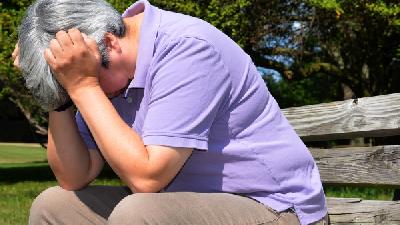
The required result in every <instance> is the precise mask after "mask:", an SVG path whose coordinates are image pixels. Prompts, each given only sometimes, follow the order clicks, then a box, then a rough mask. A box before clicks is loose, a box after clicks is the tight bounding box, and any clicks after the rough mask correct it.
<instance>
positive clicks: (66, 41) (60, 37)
mask: <svg viewBox="0 0 400 225" xmlns="http://www.w3.org/2000/svg"><path fill="white" fill-rule="evenodd" d="M56 39H57V41H58V43H59V44H60V46H61V48H62V49H63V50H68V49H70V48H72V47H73V45H74V43H73V42H72V40H71V38H70V36H69V35H68V33H67V32H65V31H63V30H61V31H58V32H57V33H56Z"/></svg>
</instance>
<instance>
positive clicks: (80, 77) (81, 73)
mask: <svg viewBox="0 0 400 225" xmlns="http://www.w3.org/2000/svg"><path fill="white" fill-rule="evenodd" d="M44 57H45V59H46V61H47V63H48V64H49V66H50V68H51V70H52V71H53V73H54V75H55V76H56V79H57V80H58V82H60V84H61V85H62V86H63V87H64V88H65V90H66V91H67V92H68V94H69V95H70V96H72V95H74V94H76V93H77V92H79V90H84V89H86V88H88V87H93V86H98V85H99V83H98V73H99V69H100V54H99V51H98V48H97V44H96V42H95V41H94V40H93V39H90V38H88V37H87V36H86V35H85V34H83V33H81V32H80V31H79V30H78V29H76V28H73V29H69V30H68V32H65V31H59V32H57V34H56V38H55V39H53V40H51V41H50V48H48V49H46V50H45V53H44Z"/></svg>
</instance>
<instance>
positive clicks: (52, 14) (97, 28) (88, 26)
mask: <svg viewBox="0 0 400 225" xmlns="http://www.w3.org/2000/svg"><path fill="white" fill-rule="evenodd" d="M70 28H77V29H78V30H80V31H81V32H82V33H85V34H86V35H88V36H89V37H91V38H93V39H95V40H96V42H97V44H98V46H99V51H100V54H101V58H102V59H101V61H102V66H104V67H107V66H108V64H109V61H108V54H107V49H106V46H105V44H104V35H105V34H106V33H112V34H114V35H116V36H118V37H122V36H123V35H125V26H124V23H123V21H122V17H121V15H120V14H119V13H118V12H117V11H116V10H115V9H114V8H113V7H112V6H111V5H110V4H108V3H107V2H105V1H104V0H37V1H36V2H34V3H33V4H32V5H31V6H30V7H29V8H28V10H27V12H26V14H25V16H24V18H23V20H22V22H21V25H20V27H19V41H18V45H19V66H20V68H21V71H22V74H23V76H24V79H25V85H26V87H27V88H28V89H29V90H30V91H31V93H32V95H33V96H34V98H35V99H36V100H37V101H38V103H39V104H40V105H41V106H42V108H43V109H45V110H48V111H50V110H53V109H55V108H57V107H59V106H60V105H63V104H65V103H66V102H68V101H69V100H70V98H69V96H68V94H67V92H66V91H65V89H64V88H63V87H62V86H61V85H60V84H59V83H58V81H57V80H56V79H55V77H54V76H53V74H52V72H51V71H50V67H49V65H48V64H47V62H46V60H45V59H44V51H45V49H46V48H48V47H49V44H50V40H51V39H53V38H55V34H56V33H57V32H58V31H60V30H64V31H67V30H68V29H70Z"/></svg>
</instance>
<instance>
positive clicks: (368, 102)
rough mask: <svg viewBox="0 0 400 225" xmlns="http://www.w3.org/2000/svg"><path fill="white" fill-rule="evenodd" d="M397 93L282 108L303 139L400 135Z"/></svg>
mask: <svg viewBox="0 0 400 225" xmlns="http://www.w3.org/2000/svg"><path fill="white" fill-rule="evenodd" d="M399 102H400V93H396V94H390V95H380V96H375V97H367V98H359V99H357V100H353V99H351V100H347V101H340V102H331V103H323V104H317V105H308V106H302V107H294V108H287V109H283V110H282V111H283V113H284V114H285V116H286V118H287V119H288V120H289V122H290V124H291V125H292V126H293V127H294V128H295V130H296V132H297V133H298V134H299V136H300V137H301V138H302V139H303V140H304V141H316V140H334V139H348V138H354V137H383V136H391V135H400V104H399Z"/></svg>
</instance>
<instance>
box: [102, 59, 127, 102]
mask: <svg viewBox="0 0 400 225" xmlns="http://www.w3.org/2000/svg"><path fill="white" fill-rule="evenodd" d="M129 82H130V80H129V79H128V76H127V74H126V73H124V71H122V70H119V69H117V68H115V66H112V65H110V66H109V68H104V67H101V69H100V71H99V83H100V87H101V89H103V91H104V93H105V94H106V95H107V97H109V98H113V97H115V96H117V95H119V94H120V93H121V92H122V91H124V90H125V88H126V87H127V86H128V85H129Z"/></svg>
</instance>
